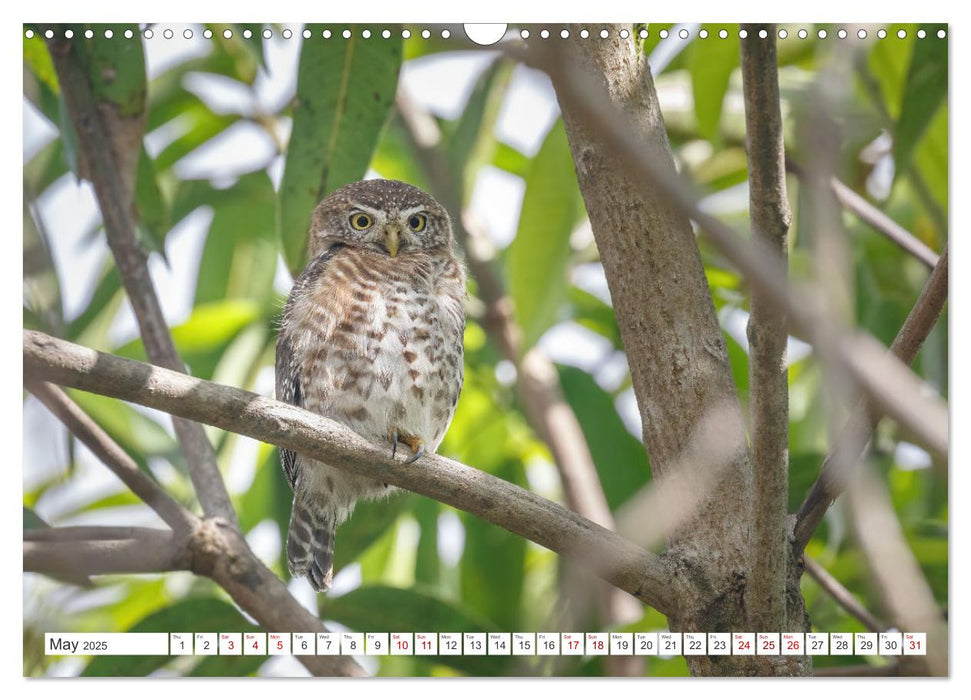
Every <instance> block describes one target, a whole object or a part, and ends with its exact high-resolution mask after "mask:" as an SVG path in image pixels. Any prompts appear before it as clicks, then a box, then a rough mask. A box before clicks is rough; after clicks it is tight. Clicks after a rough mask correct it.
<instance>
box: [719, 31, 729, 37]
mask: <svg viewBox="0 0 971 700" xmlns="http://www.w3.org/2000/svg"><path fill="white" fill-rule="evenodd" d="M718 38H719V39H727V38H728V30H727V29H722V30H721V31H719V32H718Z"/></svg>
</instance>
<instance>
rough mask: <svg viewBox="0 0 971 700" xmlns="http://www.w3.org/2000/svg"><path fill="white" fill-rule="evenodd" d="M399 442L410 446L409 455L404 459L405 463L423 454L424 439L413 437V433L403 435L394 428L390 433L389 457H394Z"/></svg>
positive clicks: (409, 462)
mask: <svg viewBox="0 0 971 700" xmlns="http://www.w3.org/2000/svg"><path fill="white" fill-rule="evenodd" d="M399 442H403V443H404V444H406V445H408V447H410V448H411V457H409V458H408V459H406V460H405V464H411V463H412V462H414V461H416V460H418V459H420V458H421V456H422V455H423V454H425V441H424V440H422V439H421V438H420V437H415V436H414V435H403V434H401V433H399V432H398V431H397V430H396V431H394V432H393V433H392V434H391V459H394V457H395V455H396V454H397V453H398V443H399Z"/></svg>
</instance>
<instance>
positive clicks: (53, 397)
mask: <svg viewBox="0 0 971 700" xmlns="http://www.w3.org/2000/svg"><path fill="white" fill-rule="evenodd" d="M28 389H29V390H30V392H31V393H32V394H33V395H34V396H35V397H37V399H38V400H40V401H41V402H42V403H43V404H44V405H45V406H47V408H48V409H50V411H51V412H52V413H53V414H54V415H55V416H57V417H58V418H59V419H60V420H61V422H62V423H64V425H65V426H67V429H68V430H69V431H71V434H73V435H74V436H75V437H76V438H77V439H78V440H80V441H81V442H83V443H84V444H85V445H86V446H87V448H88V449H89V450H91V452H93V453H94V454H95V456H96V457H98V459H100V460H101V461H102V462H103V463H104V464H105V466H107V467H108V468H109V469H110V470H111V471H113V472H114V473H115V474H116V475H117V476H118V478H119V479H121V480H122V481H123V482H124V483H125V485H126V486H127V487H128V488H129V489H131V490H132V493H134V494H135V495H136V496H138V497H139V498H140V499H142V500H143V501H144V502H145V504H146V505H148V506H149V507H150V508H151V509H152V510H154V511H155V512H156V513H158V515H159V517H160V518H162V520H164V521H165V522H166V523H168V525H169V526H170V527H171V528H172V529H173V530H175V531H177V532H187V531H188V530H190V529H192V527H193V525H194V524H195V522H196V520H197V518H196V517H195V516H194V515H192V513H190V512H189V511H187V510H186V509H185V508H184V507H182V505H181V504H179V503H178V502H177V501H175V499H173V498H172V497H171V496H169V495H168V494H167V493H166V492H165V491H164V489H162V487H161V486H160V485H159V484H158V483H156V482H155V481H154V480H153V479H151V478H150V477H149V476H148V475H147V474H145V473H144V472H143V471H142V470H141V469H139V468H138V465H137V464H136V463H135V460H133V459H132V458H131V457H130V456H129V455H128V453H126V452H125V451H124V450H123V449H122V448H121V447H120V446H119V445H118V443H116V442H115V441H114V440H112V439H111V436H109V435H108V434H107V433H106V432H105V431H104V430H102V428H101V426H99V425H98V424H97V423H95V422H94V421H93V420H92V419H91V417H90V416H88V414H86V413H85V412H84V411H82V410H81V408H80V406H78V405H77V404H76V403H74V402H73V401H71V398H70V397H69V396H68V395H67V394H66V393H64V391H63V390H62V389H61V388H60V387H57V386H55V385H53V384H48V383H46V382H38V383H34V384H31V385H30V386H29V387H28Z"/></svg>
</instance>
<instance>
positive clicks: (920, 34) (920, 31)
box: [917, 29, 927, 39]
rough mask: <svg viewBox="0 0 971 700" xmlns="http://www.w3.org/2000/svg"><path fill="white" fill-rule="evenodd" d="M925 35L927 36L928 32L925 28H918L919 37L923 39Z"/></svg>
mask: <svg viewBox="0 0 971 700" xmlns="http://www.w3.org/2000/svg"><path fill="white" fill-rule="evenodd" d="M925 36H927V32H925V31H924V30H923V29H918V30H917V38H918V39H923V38H924V37H925Z"/></svg>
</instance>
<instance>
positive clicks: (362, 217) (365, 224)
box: [349, 211, 374, 231]
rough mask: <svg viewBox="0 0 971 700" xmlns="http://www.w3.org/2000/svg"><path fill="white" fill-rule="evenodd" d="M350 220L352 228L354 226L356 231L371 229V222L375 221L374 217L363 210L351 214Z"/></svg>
mask: <svg viewBox="0 0 971 700" xmlns="http://www.w3.org/2000/svg"><path fill="white" fill-rule="evenodd" d="M349 221H350V222H351V228H353V229H354V230H355V231H364V230H366V229H369V228H371V224H373V223H374V219H372V218H371V217H370V216H369V215H368V214H365V213H364V212H361V211H359V212H357V213H355V214H351V218H350V219H349Z"/></svg>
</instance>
